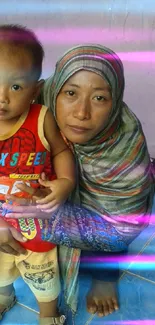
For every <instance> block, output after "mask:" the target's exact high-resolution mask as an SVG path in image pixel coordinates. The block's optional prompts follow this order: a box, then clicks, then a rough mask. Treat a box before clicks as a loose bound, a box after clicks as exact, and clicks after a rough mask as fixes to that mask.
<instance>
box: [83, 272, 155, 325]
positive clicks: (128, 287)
mask: <svg viewBox="0 0 155 325" xmlns="http://www.w3.org/2000/svg"><path fill="white" fill-rule="evenodd" d="M119 302H120V310H119V311H118V312H115V313H113V314H111V315H109V316H107V317H104V320H103V318H99V317H97V316H94V318H93V320H92V321H91V323H90V324H91V325H98V324H104V325H125V324H127V325H130V324H131V325H132V324H133V325H138V324H145V325H146V324H147V325H149V324H152V325H153V324H155V285H154V284H152V283H150V282H147V281H145V280H141V279H138V278H137V277H135V276H131V275H129V274H126V275H125V276H124V278H123V279H122V280H121V281H120V283H119ZM140 320H141V321H142V320H145V321H146V322H144V323H143V322H141V323H140V322H139V321H140ZM151 320H154V321H153V322H151ZM81 325H82V323H81ZM84 325H86V324H84Z"/></svg>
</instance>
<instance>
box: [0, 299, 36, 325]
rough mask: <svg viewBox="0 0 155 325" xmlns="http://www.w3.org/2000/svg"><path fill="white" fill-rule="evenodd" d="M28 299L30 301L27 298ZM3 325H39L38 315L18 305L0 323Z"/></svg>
mask: <svg viewBox="0 0 155 325" xmlns="http://www.w3.org/2000/svg"><path fill="white" fill-rule="evenodd" d="M27 299H29V298H28V297H27ZM0 324H1V325H29V324H31V325H38V315H37V314H36V313H34V312H33V311H30V310H28V309H26V308H24V307H22V306H20V305H19V304H16V305H15V306H14V307H13V308H12V309H11V310H10V311H9V312H7V313H6V314H5V316H4V318H3V319H2V320H1V321H0Z"/></svg>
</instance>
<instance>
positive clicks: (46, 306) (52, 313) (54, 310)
mask: <svg viewBox="0 0 155 325" xmlns="http://www.w3.org/2000/svg"><path fill="white" fill-rule="evenodd" d="M38 304H39V309H40V318H44V317H58V316H60V314H59V311H58V298H56V299H55V300H52V301H50V302H39V301H38Z"/></svg>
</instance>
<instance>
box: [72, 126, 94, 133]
mask: <svg viewBox="0 0 155 325" xmlns="http://www.w3.org/2000/svg"><path fill="white" fill-rule="evenodd" d="M68 126H69V128H70V129H71V130H73V131H74V132H76V133H85V132H87V131H89V130H90V129H88V128H84V127H82V126H77V125H68Z"/></svg>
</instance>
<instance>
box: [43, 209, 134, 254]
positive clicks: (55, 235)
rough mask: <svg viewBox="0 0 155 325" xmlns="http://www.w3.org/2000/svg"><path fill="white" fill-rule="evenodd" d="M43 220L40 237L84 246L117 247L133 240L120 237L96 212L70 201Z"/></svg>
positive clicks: (124, 247)
mask: <svg viewBox="0 0 155 325" xmlns="http://www.w3.org/2000/svg"><path fill="white" fill-rule="evenodd" d="M43 224H44V227H43V230H42V239H43V240H46V241H51V242H53V243H55V244H57V245H64V246H68V247H74V248H80V249H83V250H92V251H120V250H124V249H126V248H127V245H128V244H129V242H131V240H132V239H131V236H130V237H129V236H128V237H127V236H126V238H123V236H122V235H120V234H119V233H118V232H117V231H116V230H115V228H114V227H113V225H112V224H110V223H109V222H107V221H106V220H104V219H103V218H102V217H101V216H99V215H98V214H96V213H95V212H92V211H90V210H87V209H85V208H83V207H80V206H77V205H73V204H70V203H65V204H64V205H63V206H61V207H60V208H59V209H58V210H57V211H56V212H55V213H53V214H52V215H51V218H50V219H48V220H47V219H46V220H44V222H43ZM133 237H135V236H134V235H133Z"/></svg>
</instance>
